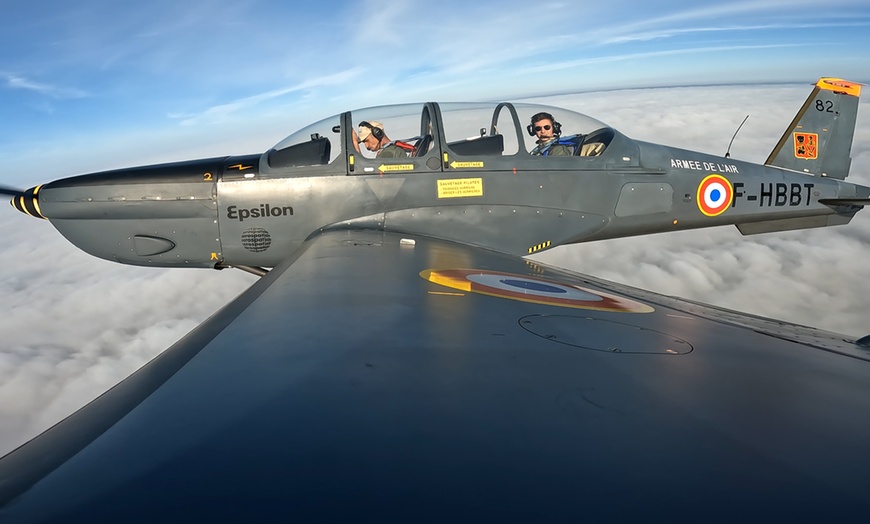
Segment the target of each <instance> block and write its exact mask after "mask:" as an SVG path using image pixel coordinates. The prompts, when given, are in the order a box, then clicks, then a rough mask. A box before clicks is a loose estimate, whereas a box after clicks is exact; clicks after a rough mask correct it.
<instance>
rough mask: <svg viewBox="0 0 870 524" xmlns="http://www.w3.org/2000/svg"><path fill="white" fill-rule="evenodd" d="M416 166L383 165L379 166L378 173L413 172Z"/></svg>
mask: <svg viewBox="0 0 870 524" xmlns="http://www.w3.org/2000/svg"><path fill="white" fill-rule="evenodd" d="M413 170H414V164H381V165H380V166H378V171H380V172H381V173H389V172H391V171H413Z"/></svg>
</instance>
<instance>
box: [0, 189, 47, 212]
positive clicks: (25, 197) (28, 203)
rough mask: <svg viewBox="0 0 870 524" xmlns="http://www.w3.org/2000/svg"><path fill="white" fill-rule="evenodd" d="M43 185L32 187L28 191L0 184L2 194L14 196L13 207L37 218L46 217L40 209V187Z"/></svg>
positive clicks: (0, 193)
mask: <svg viewBox="0 0 870 524" xmlns="http://www.w3.org/2000/svg"><path fill="white" fill-rule="evenodd" d="M40 187H42V186H36V187H31V188H30V189H28V190H26V191H21V190H20V189H14V188H11V187H6V186H0V195H9V196H11V197H12V200H11V201H10V203H11V204H12V207H14V208H15V209H17V210H18V211H21V212H22V213H24V214H26V215H30V216H32V217H36V218H45V217H44V216H43V215H42V213H41V212H40V211H39V198H38V196H37V194H38V193H39V188H40Z"/></svg>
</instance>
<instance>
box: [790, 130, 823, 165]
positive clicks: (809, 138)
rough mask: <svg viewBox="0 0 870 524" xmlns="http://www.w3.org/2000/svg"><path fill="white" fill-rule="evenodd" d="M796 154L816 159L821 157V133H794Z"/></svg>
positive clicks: (808, 158)
mask: <svg viewBox="0 0 870 524" xmlns="http://www.w3.org/2000/svg"><path fill="white" fill-rule="evenodd" d="M794 156H795V157H796V158H806V159H807V160H815V159H816V158H818V157H819V135H817V134H816V133H795V134H794Z"/></svg>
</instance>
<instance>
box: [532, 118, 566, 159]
mask: <svg viewBox="0 0 870 524" xmlns="http://www.w3.org/2000/svg"><path fill="white" fill-rule="evenodd" d="M527 129H528V131H529V134H530V135H532V136H536V137H538V140H537V142H536V144H538V145H537V146H535V148H534V149H532V152H531V153H532V154H533V155H536V156H572V155H573V154H574V151H572V149H571V147H569V146H566V145H564V144H560V143H559V135H560V134H561V131H562V125H561V124H560V123H559V122H556V119H555V118H553V115H551V114H550V113H536V114H535V115H533V116H532V123H531V124H529V126H528V128H527Z"/></svg>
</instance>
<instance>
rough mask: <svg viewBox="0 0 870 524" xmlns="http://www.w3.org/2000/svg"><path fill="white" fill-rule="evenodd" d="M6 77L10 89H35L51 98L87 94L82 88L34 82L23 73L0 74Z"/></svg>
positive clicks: (76, 96) (80, 96) (78, 96)
mask: <svg viewBox="0 0 870 524" xmlns="http://www.w3.org/2000/svg"><path fill="white" fill-rule="evenodd" d="M0 76H2V77H4V78H5V79H6V87H8V88H10V89H23V90H25V91H33V92H35V93H39V94H41V95H45V96H49V97H51V98H82V97H85V96H87V93H85V92H84V91H82V90H80V89H75V88H71V87H59V86H54V85H50V84H43V83H39V82H34V81H32V80H29V79H27V78H25V77H23V76H21V75H15V74H11V73H5V74H0Z"/></svg>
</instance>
